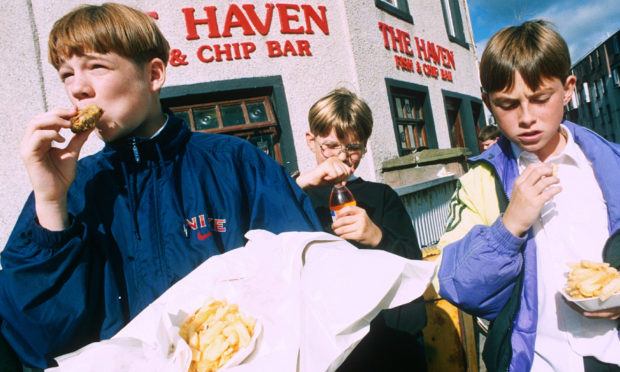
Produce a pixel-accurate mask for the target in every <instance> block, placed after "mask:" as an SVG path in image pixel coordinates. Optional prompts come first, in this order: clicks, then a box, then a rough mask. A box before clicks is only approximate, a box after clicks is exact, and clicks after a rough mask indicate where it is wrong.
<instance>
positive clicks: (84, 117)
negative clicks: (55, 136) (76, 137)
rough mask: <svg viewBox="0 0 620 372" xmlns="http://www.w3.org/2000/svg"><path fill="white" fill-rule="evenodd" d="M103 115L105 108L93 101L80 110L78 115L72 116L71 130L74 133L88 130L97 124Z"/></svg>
mask: <svg viewBox="0 0 620 372" xmlns="http://www.w3.org/2000/svg"><path fill="white" fill-rule="evenodd" d="M101 115H103V110H102V109H101V108H100V107H99V106H97V105H95V104H94V103H91V104H90V105H88V106H86V107H85V108H83V109H81V110H79V111H78V113H77V115H75V116H74V117H72V118H71V131H72V132H73V133H80V132H86V131H87V130H89V129H91V128H93V127H94V126H95V124H97V122H98V121H99V119H101Z"/></svg>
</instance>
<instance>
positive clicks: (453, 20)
mask: <svg viewBox="0 0 620 372" xmlns="http://www.w3.org/2000/svg"><path fill="white" fill-rule="evenodd" d="M441 10H442V12H443V20H444V24H445V26H446V33H447V34H448V39H449V40H450V41H452V42H453V43H457V44H459V45H460V46H462V47H463V48H465V49H469V43H468V42H467V40H466V38H465V23H464V22H463V14H462V13H461V6H460V4H459V1H458V0H441ZM451 29H452V30H453V33H450V30H451Z"/></svg>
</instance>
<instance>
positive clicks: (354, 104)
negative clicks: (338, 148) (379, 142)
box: [308, 88, 373, 144]
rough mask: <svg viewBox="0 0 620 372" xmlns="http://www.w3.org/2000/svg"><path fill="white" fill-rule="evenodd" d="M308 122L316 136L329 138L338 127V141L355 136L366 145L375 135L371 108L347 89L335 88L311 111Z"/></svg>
mask: <svg viewBox="0 0 620 372" xmlns="http://www.w3.org/2000/svg"><path fill="white" fill-rule="evenodd" d="M308 122H309V124H310V132H312V134H314V135H315V136H316V135H319V136H327V135H329V132H331V130H332V128H334V129H335V130H336V136H338V138H341V139H343V138H346V137H347V136H348V135H350V134H355V135H356V136H357V139H358V140H359V141H361V142H362V143H363V144H366V142H368V138H370V135H371V134H372V125H373V121H372V111H371V110H370V107H368V105H367V104H366V102H364V101H363V100H361V99H360V98H358V97H357V95H355V93H353V92H351V91H349V90H348V89H346V88H339V89H335V90H333V91H331V92H330V93H329V94H327V95H326V96H325V97H323V98H321V99H319V100H318V101H316V102H315V103H314V105H312V107H310V111H309V112H308Z"/></svg>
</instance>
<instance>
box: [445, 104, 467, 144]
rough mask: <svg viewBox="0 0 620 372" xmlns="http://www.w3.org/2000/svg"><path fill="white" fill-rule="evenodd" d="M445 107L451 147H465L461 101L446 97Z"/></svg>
mask: <svg viewBox="0 0 620 372" xmlns="http://www.w3.org/2000/svg"><path fill="white" fill-rule="evenodd" d="M445 105H446V116H447V119H448V130H449V131H450V145H451V146H452V147H465V137H464V136H463V124H462V121H461V113H460V108H461V100H460V99H457V98H451V97H445Z"/></svg>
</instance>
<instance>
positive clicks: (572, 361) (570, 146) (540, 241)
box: [438, 21, 620, 372]
mask: <svg viewBox="0 0 620 372" xmlns="http://www.w3.org/2000/svg"><path fill="white" fill-rule="evenodd" d="M569 70H570V56H569V51H568V47H567V45H566V43H565V41H564V40H563V39H562V37H561V36H560V35H559V34H558V33H557V32H556V31H554V30H553V29H552V28H551V27H550V26H549V25H548V24H547V23H546V22H544V21H529V22H525V23H523V24H522V25H520V26H515V27H507V28H504V29H502V30H500V31H499V32H498V33H497V34H495V35H494V36H493V37H492V38H491V39H490V40H489V42H488V44H487V46H486V49H485V51H484V53H483V55H482V58H481V62H480V77H481V82H482V88H483V96H482V98H483V100H484V102H485V104H486V105H487V107H488V108H489V110H490V111H491V112H492V113H493V115H494V116H495V118H496V119H497V122H498V125H499V128H500V129H501V131H502V134H503V136H502V137H500V139H499V141H498V143H497V144H496V145H495V146H493V147H491V148H490V149H489V150H487V151H485V152H484V153H483V154H481V155H480V156H478V157H474V158H472V159H471V161H472V167H471V170H470V171H469V172H468V173H467V174H465V175H464V176H463V177H462V178H461V179H460V182H459V184H458V187H457V191H456V193H455V195H454V197H453V200H452V205H451V214H450V217H449V220H448V223H447V227H446V233H445V235H444V236H443V237H442V239H441V241H440V243H439V245H440V247H441V249H442V261H441V265H440V269H439V272H438V279H439V285H440V290H439V294H440V295H441V296H442V297H444V298H446V299H448V300H449V301H451V302H452V303H454V304H456V305H457V306H459V307H461V308H462V309H464V310H465V311H467V312H469V313H471V314H473V315H476V316H479V317H482V318H486V319H489V320H492V325H491V328H490V334H489V337H488V338H487V341H486V342H485V350H484V352H483V357H484V360H485V363H486V365H487V368H488V369H489V370H490V371H496V370H499V371H506V370H510V371H515V372H517V371H518V372H521V371H529V370H534V371H558V372H559V371H598V370H605V371H607V370H608V369H605V368H609V370H617V368H618V367H617V365H618V364H620V340H619V339H618V332H617V330H616V325H617V323H616V320H614V319H617V318H618V317H619V316H620V308H615V309H608V310H605V311H600V312H582V311H580V310H577V309H575V308H573V307H571V305H570V304H569V303H568V302H567V301H565V300H564V299H563V297H562V294H561V291H562V290H563V287H564V285H565V283H566V277H565V275H566V272H567V271H568V270H569V267H568V266H567V265H566V263H568V262H578V261H579V260H582V259H588V260H592V261H599V262H600V261H602V260H603V254H602V252H603V247H604V245H605V241H606V240H607V239H608V238H609V236H610V235H611V234H612V233H613V232H614V231H617V230H618V229H619V228H620V193H618V190H620V177H618V174H619V170H620V148H619V146H618V145H616V144H613V143H609V142H607V141H605V140H604V139H602V138H601V137H600V136H598V135H596V134H595V133H593V132H591V131H589V130H587V129H584V128H582V127H580V126H578V125H576V124H573V123H570V122H568V121H563V119H562V118H563V113H564V111H563V108H564V105H566V104H567V103H568V102H569V101H570V99H571V96H572V94H573V90H574V87H575V84H576V78H575V77H574V76H571V75H569ZM556 170H557V174H556ZM599 368H603V369H599Z"/></svg>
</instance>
